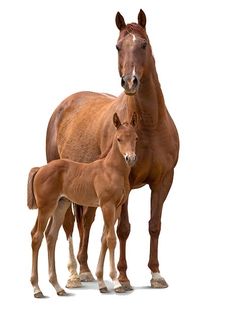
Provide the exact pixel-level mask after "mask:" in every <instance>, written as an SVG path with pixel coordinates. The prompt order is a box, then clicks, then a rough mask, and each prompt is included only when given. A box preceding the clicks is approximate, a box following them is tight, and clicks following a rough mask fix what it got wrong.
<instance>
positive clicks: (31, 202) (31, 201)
mask: <svg viewBox="0 0 236 315" xmlns="http://www.w3.org/2000/svg"><path fill="white" fill-rule="evenodd" d="M39 169H40V168H39V167H33V168H31V170H30V172H29V176H28V184H27V206H28V208H29V209H37V204H36V200H35V196H34V187H33V184H34V176H35V175H36V174H37V172H38V170H39Z"/></svg>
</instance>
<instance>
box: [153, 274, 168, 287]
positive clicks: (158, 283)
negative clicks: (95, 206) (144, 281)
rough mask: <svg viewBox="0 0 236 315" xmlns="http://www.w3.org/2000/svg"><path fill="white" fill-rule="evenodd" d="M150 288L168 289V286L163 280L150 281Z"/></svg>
mask: <svg viewBox="0 0 236 315" xmlns="http://www.w3.org/2000/svg"><path fill="white" fill-rule="evenodd" d="M151 287H152V288H154V289H165V288H168V284H167V282H166V280H165V279H164V278H162V277H161V278H159V279H152V280H151Z"/></svg>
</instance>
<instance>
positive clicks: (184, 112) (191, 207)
mask: <svg viewBox="0 0 236 315" xmlns="http://www.w3.org/2000/svg"><path fill="white" fill-rule="evenodd" d="M233 5H234V1H229V0H222V1H217V0H214V1H210V0H209V1H207V0H204V1H203V0H198V1H197V0H196V1H191V0H179V1H175V0H172V1H171V0H157V1H153V0H152V1H148V0H145V1H131V0H126V1H125V0H119V1H118V0H117V1H105V0H100V1H92V0H86V1H78V0H77V1H72V0H66V1H65V0H64V1H60V0H57V1H46V0H41V1H27V0H21V1H11V0H9V1H1V4H0V34H1V36H0V41H1V49H0V80H1V81H0V117H1V119H0V136H1V138H0V146H1V153H0V156H1V177H0V178H1V208H0V213H1V219H0V233H1V238H0V242H1V243H0V244H1V258H0V264H1V267H0V272H1V275H0V280H1V285H0V290H1V292H0V299H1V303H0V311H1V313H3V312H4V314H10V313H11V314H12V312H13V310H17V311H18V312H20V313H21V312H24V313H27V314H28V313H29V312H31V314H42V312H44V313H46V312H47V313H48V312H54V313H55V314H56V313H59V314H62V313H66V314H68V313H69V312H76V313H78V314H82V313H85V312H86V313H89V314H90V313H92V312H96V313H100V312H102V311H104V312H106V313H108V312H109V313H111V314H122V313H123V314H124V313H128V312H137V311H140V312H145V313H146V314H148V313H150V312H152V313H154V314H181V315H184V314H191V315H192V314H216V313H219V314H227V315H228V314H235V312H236V307H235V302H233V298H235V285H236V272H235V266H236V255H235V241H236V232H235V230H236V229H235V225H236V220H235V218H236V217H235V211H236V207H235V206H236V205H235V188H236V187H235V178H236V172H235V161H236V154H235V152H236V151H235V135H236V127H235V110H234V109H235V106H236V96H235V94H236V89H235V76H236V75H235V73H236V62H235V59H236V45H235V30H236V19H235V8H234V6H233ZM140 8H142V9H143V10H144V11H145V12H146V15H147V33H148V35H149V37H150V41H151V44H152V48H153V53H154V56H155V59H156V66H157V71H158V74H159V78H160V81H161V84H162V89H163V92H164V95H165V100H166V104H167V106H168V109H169V111H170V113H171V115H172V117H173V119H174V120H175V122H176V125H177V127H178V130H179V134H180V140H181V151H180V159H179V163H178V166H177V168H176V173H175V180H174V184H173V186H172V189H171V192H170V194H169V196H168V199H167V201H166V203H165V207H164V213H163V219H162V233H161V237H160V267H161V273H162V275H163V276H164V277H165V278H166V280H167V282H168V283H169V285H170V286H169V288H168V289H165V290H151V289H148V286H149V281H150V277H151V275H150V271H149V269H148V267H147V262H148V253H149V235H148V220H149V198H150V192H149V189H148V187H144V188H142V189H139V190H137V191H134V192H132V194H131V200H130V221H131V226H132V227H131V236H130V238H129V241H128V249H127V256H128V267H129V269H128V274H129V277H130V280H131V283H132V284H133V286H134V288H135V290H134V291H133V292H132V293H130V294H126V295H122V296H117V295H115V294H110V295H105V296H104V295H101V294H100V293H99V292H98V291H97V289H96V286H95V285H92V286H91V285H90V286H88V285H85V286H84V289H78V290H74V291H73V292H72V291H70V292H72V293H73V294H72V295H70V296H68V297H66V298H63V297H57V296H56V294H55V292H54V289H53V288H52V287H51V285H50V284H49V283H48V280H47V278H48V276H47V256H46V255H47V253H46V249H45V247H46V246H45V243H43V246H42V251H41V254H40V267H39V276H40V285H41V288H42V290H43V292H44V294H45V295H47V296H49V297H50V298H48V299H43V300H35V299H34V298H33V294H32V293H33V292H32V288H31V285H30V282H29V278H30V271H31V247H30V230H31V228H32V226H33V224H34V220H35V217H36V214H37V212H36V211H29V210H28V209H27V207H26V181H27V176H28V171H29V169H30V168H31V167H32V166H38V165H42V164H44V163H45V133H46V127H47V123H48V120H49V118H50V115H51V114H52V111H53V110H54V108H55V107H56V106H57V105H58V104H59V103H60V102H61V101H62V100H63V99H64V98H65V97H67V96H68V95H70V94H72V93H74V92H76V91H80V90H92V91H98V92H109V93H112V94H115V95H118V94H119V93H120V92H121V87H120V79H119V76H118V71H117V53H116V50H115V44H116V39H117V36H118V30H117V29H116V26H115V23H114V18H115V14H116V12H117V11H118V10H119V11H120V12H121V13H122V14H123V15H124V17H125V19H126V21H127V22H132V21H137V20H136V19H137V14H138V12H139V9H140ZM101 222H102V221H101V216H100V211H99V210H98V213H97V217H96V222H95V223H94V226H93V228H92V233H91V242H90V247H89V264H90V266H91V268H92V270H93V272H94V271H95V266H96V263H97V257H98V250H99V246H100V234H101V227H102V223H101ZM74 234H75V247H76V248H77V247H78V242H79V240H78V232H77V230H75V233H74ZM67 256H68V249H67V242H66V240H65V235H64V233H63V231H61V233H60V238H59V241H58V246H57V269H58V277H59V280H60V283H61V284H62V285H64V284H65V282H66V280H67V276H68V272H67V268H66V264H67ZM105 275H106V277H105V278H106V280H109V277H108V264H106V273H105ZM108 284H109V282H108ZM68 291H69V290H68ZM2 309H4V311H2Z"/></svg>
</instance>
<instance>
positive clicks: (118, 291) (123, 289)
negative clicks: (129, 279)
mask: <svg viewBox="0 0 236 315" xmlns="http://www.w3.org/2000/svg"><path fill="white" fill-rule="evenodd" d="M114 291H115V292H116V293H125V292H126V290H125V288H124V287H122V286H120V287H118V288H115V289H114Z"/></svg>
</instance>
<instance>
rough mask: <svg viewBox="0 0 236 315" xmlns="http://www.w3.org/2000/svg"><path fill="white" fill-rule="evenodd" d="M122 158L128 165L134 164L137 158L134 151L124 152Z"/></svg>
mask: <svg viewBox="0 0 236 315" xmlns="http://www.w3.org/2000/svg"><path fill="white" fill-rule="evenodd" d="M124 158H125V162H126V164H127V165H129V166H130V167H132V166H134V164H135V163H136V160H137V156H136V154H135V153H130V154H129V153H125V154H124Z"/></svg>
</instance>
